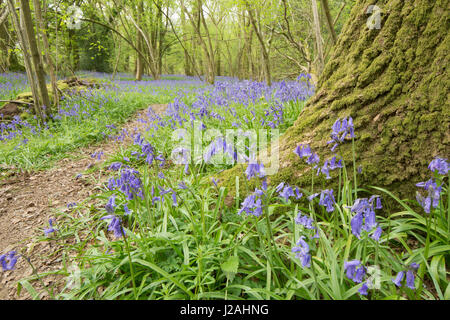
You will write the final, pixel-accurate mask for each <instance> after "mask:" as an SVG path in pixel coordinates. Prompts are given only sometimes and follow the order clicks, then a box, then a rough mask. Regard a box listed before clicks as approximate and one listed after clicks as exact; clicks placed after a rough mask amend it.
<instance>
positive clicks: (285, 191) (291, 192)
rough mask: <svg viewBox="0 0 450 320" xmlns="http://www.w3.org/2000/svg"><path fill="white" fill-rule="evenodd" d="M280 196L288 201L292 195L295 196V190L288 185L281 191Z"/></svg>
mask: <svg viewBox="0 0 450 320" xmlns="http://www.w3.org/2000/svg"><path fill="white" fill-rule="evenodd" d="M280 196H281V197H283V198H284V200H285V201H286V202H288V201H289V198H290V197H293V196H294V190H292V187H290V186H289V185H286V186H285V187H284V189H283V191H282V192H280Z"/></svg>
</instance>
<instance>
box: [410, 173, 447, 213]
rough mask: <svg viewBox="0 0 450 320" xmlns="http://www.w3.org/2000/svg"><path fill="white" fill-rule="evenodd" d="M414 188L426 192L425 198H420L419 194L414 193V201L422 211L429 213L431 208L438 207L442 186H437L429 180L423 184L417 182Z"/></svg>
mask: <svg viewBox="0 0 450 320" xmlns="http://www.w3.org/2000/svg"><path fill="white" fill-rule="evenodd" d="M416 186H417V187H420V188H424V189H425V190H426V191H428V195H427V197H424V196H422V195H421V194H420V193H416V199H417V202H419V204H420V205H421V206H422V207H423V209H424V211H425V212H426V213H430V210H431V207H433V208H437V207H438V205H439V200H440V195H441V191H442V185H441V186H437V183H436V182H435V181H434V180H433V179H430V180H428V181H425V182H419V183H417V184H416Z"/></svg>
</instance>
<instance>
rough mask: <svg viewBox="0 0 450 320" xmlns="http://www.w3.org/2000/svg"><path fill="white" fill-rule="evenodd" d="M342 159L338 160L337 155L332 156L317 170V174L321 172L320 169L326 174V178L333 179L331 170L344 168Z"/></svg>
mask: <svg viewBox="0 0 450 320" xmlns="http://www.w3.org/2000/svg"><path fill="white" fill-rule="evenodd" d="M342 167H343V165H342V159H339V161H336V156H334V157H332V158H331V159H329V160H325V162H324V164H323V166H322V167H321V168H319V169H318V170H317V174H319V171H320V172H322V173H323V174H325V176H326V177H325V179H331V177H330V170H335V169H338V168H342Z"/></svg>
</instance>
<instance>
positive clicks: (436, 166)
mask: <svg viewBox="0 0 450 320" xmlns="http://www.w3.org/2000/svg"><path fill="white" fill-rule="evenodd" d="M448 168H449V165H448V162H447V159H442V158H439V157H436V158H435V159H434V160H432V161H431V162H430V164H429V165H428V169H430V170H431V171H433V172H436V171H437V172H438V173H439V174H441V175H446V174H447V173H448Z"/></svg>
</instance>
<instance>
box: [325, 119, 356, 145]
mask: <svg viewBox="0 0 450 320" xmlns="http://www.w3.org/2000/svg"><path fill="white" fill-rule="evenodd" d="M347 136H350V138H354V137H355V133H354V128H353V119H352V117H348V119H345V118H344V119H342V121H341V119H337V120H336V122H335V123H334V124H333V126H332V132H331V141H328V144H330V143H334V145H333V147H332V148H331V151H332V152H334V151H335V150H336V147H337V146H338V145H339V143H342V142H343V141H344V140H345V138H346V137H347Z"/></svg>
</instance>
